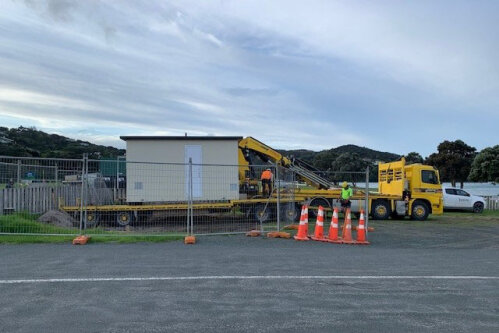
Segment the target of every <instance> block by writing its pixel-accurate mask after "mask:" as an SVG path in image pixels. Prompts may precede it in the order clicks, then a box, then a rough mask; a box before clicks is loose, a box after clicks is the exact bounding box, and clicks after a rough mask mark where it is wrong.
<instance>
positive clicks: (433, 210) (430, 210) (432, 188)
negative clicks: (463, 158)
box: [378, 158, 443, 221]
mask: <svg viewBox="0 0 499 333" xmlns="http://www.w3.org/2000/svg"><path fill="white" fill-rule="evenodd" d="M378 182H379V192H380V193H383V194H390V195H394V196H398V197H400V198H401V199H402V200H395V201H394V202H393V205H394V207H392V209H391V211H392V212H393V215H395V216H396V215H398V216H405V215H409V216H410V217H411V218H412V219H414V220H421V221H422V220H426V218H427V217H428V215H429V214H442V213H443V199H442V185H441V184H440V177H439V173H438V170H436V169H435V168H433V167H432V166H429V165H423V164H420V163H416V164H410V165H406V164H405V159H404V158H402V159H401V160H400V161H396V162H391V163H380V164H379V166H378Z"/></svg>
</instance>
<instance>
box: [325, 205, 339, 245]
mask: <svg viewBox="0 0 499 333" xmlns="http://www.w3.org/2000/svg"><path fill="white" fill-rule="evenodd" d="M327 241H328V242H330V243H339V244H341V238H339V237H338V208H337V207H335V208H334V211H333V217H332V218H331V226H330V227H329V235H328V237H327Z"/></svg>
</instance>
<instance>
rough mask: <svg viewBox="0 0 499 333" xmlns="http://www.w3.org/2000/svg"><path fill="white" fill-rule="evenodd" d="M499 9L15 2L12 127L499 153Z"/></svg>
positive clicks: (6, 68) (1, 106)
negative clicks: (456, 147)
mask: <svg viewBox="0 0 499 333" xmlns="http://www.w3.org/2000/svg"><path fill="white" fill-rule="evenodd" d="M498 21H499V1H494V0H491V1H480V0H474V1H459V0H452V1H445V0H442V1H424V0H422V1H332V0H327V1H314V0H309V1H291V0H285V1H284V0H283V1H279V0H275V1H263V0H262V1H252V0H246V1H236V0H234V1H228V0H219V1H215V0H214V1H199V0H192V1H190V0H179V1H176V0H171V1H159V0H158V1H145V0H143V1H139V0H129V1H104V0H88V1H66V0H57V1H56V0H51V1H37V0H25V1H21V0H2V1H1V4H0V126H6V127H18V126H21V125H22V126H25V127H30V126H35V127H36V128H38V129H40V130H43V131H47V132H50V133H57V134H61V135H65V136H69V137H71V138H78V139H83V140H88V141H90V142H93V143H97V144H105V145H112V146H116V147H120V148H123V147H125V143H124V142H123V141H121V140H120V139H119V136H120V135H184V133H187V134H188V135H217V136H220V135H236V136H253V137H255V138H257V139H259V140H260V141H263V142H265V143H266V144H268V145H270V146H272V147H274V148H280V149H298V148H304V149H311V150H315V151H319V150H322V149H329V148H332V147H337V146H340V145H344V144H356V145H360V146H365V147H369V148H372V149H376V150H381V151H389V152H393V153H397V154H406V153H408V152H411V151H417V152H419V153H420V154H421V155H423V156H428V155H429V154H431V153H432V152H435V151H436V149H437V145H438V144H439V143H440V142H442V141H443V140H456V139H461V140H463V141H465V142H466V143H467V144H469V145H471V146H474V147H476V148H477V149H478V150H481V149H483V148H485V147H488V146H492V145H496V144H499V24H497V22H498Z"/></svg>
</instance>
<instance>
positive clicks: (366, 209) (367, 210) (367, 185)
mask: <svg viewBox="0 0 499 333" xmlns="http://www.w3.org/2000/svg"><path fill="white" fill-rule="evenodd" d="M364 211H365V212H366V214H365V217H364V218H365V222H366V240H367V238H368V233H369V228H368V226H369V166H367V168H366V203H365V209H364Z"/></svg>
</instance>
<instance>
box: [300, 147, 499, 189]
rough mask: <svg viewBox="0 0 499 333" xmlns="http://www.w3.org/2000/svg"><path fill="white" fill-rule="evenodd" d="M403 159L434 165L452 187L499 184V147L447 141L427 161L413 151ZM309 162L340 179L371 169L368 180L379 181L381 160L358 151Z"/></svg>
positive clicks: (322, 155) (328, 152)
mask: <svg viewBox="0 0 499 333" xmlns="http://www.w3.org/2000/svg"><path fill="white" fill-rule="evenodd" d="M401 157H404V158H405V160H406V164H413V163H424V164H427V165H431V166H434V167H435V168H436V169H438V170H439V173H440V180H441V181H442V182H450V183H451V184H452V186H456V183H460V186H461V188H462V187H463V183H464V182H465V181H475V182H499V145H495V146H493V147H487V148H485V149H483V150H482V151H480V152H477V150H476V148H475V147H472V146H469V145H467V144H466V143H465V142H463V141H462V140H456V141H448V140H445V141H443V142H441V143H440V144H439V145H438V147H437V152H435V153H433V154H431V155H430V156H428V157H426V158H423V157H422V156H421V155H420V154H419V153H417V152H410V153H408V154H407V155H403V156H398V158H395V159H400V158H401ZM392 160H394V159H392ZM388 161H389V160H385V161H384V162H388ZM309 162H310V163H311V164H312V165H313V166H314V167H316V168H317V169H319V170H325V171H327V173H328V175H335V176H333V178H338V177H341V176H338V175H341V172H345V171H364V170H366V168H367V167H369V170H370V172H369V180H370V181H377V179H378V162H380V160H375V159H372V158H365V157H363V156H361V155H360V154H359V153H357V152H348V151H347V152H343V153H337V152H333V151H331V150H326V151H322V152H319V153H316V154H315V155H314V156H312V157H311V158H310V159H309ZM343 178H347V177H343ZM345 180H349V179H345Z"/></svg>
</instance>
